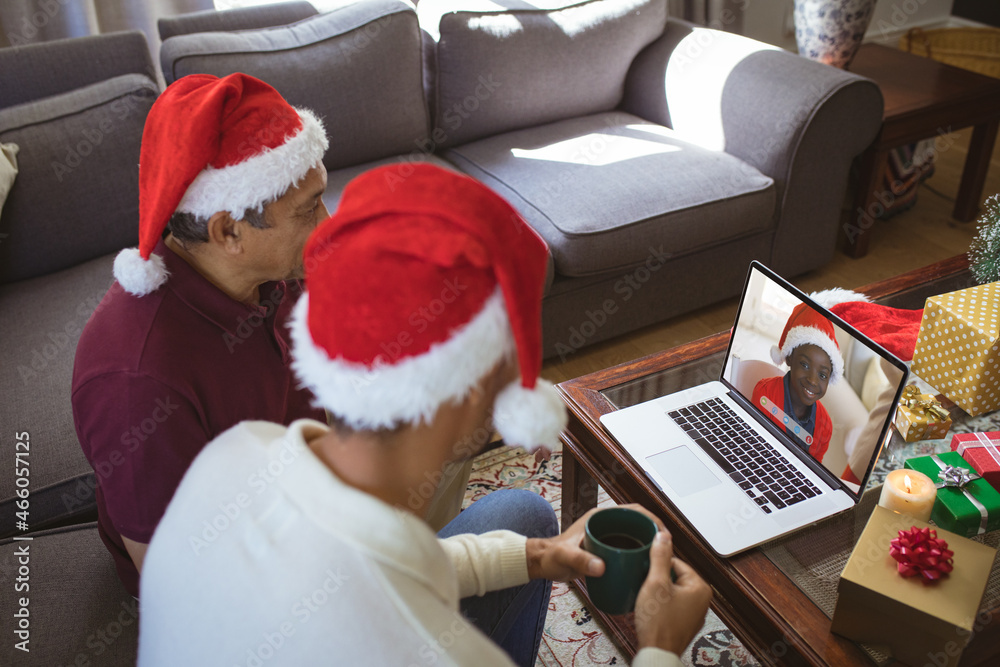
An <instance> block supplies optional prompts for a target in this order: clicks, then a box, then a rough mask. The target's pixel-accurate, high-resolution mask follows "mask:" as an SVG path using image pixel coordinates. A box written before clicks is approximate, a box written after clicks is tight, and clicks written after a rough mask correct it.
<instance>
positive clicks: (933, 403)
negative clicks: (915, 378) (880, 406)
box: [899, 384, 951, 421]
mask: <svg viewBox="0 0 1000 667" xmlns="http://www.w3.org/2000/svg"><path fill="white" fill-rule="evenodd" d="M924 396H926V397H927V398H924ZM899 403H900V405H903V406H906V407H907V408H909V409H910V410H913V411H914V412H915V413H917V416H919V417H925V418H926V419H927V421H933V420H932V419H930V417H928V416H927V415H928V413H930V414H931V415H933V416H934V417H937V418H938V420H939V421H948V420H949V419H951V414H949V413H948V411H947V410H945V409H944V407H942V405H941V403H939V402H938V400H937V399H936V398H934V397H933V396H931V395H930V394H921V393H920V390H919V389H917V385H915V384H910V385H906V387H905V388H904V389H903V396H902V398H900V401H899Z"/></svg>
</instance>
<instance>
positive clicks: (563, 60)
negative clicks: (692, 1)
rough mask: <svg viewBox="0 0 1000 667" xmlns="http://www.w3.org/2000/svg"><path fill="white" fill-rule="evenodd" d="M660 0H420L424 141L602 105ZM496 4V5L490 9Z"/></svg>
mask: <svg viewBox="0 0 1000 667" xmlns="http://www.w3.org/2000/svg"><path fill="white" fill-rule="evenodd" d="M666 4H667V3H666V1H665V0H587V1H585V2H580V1H579V0H545V1H543V2H534V3H531V4H528V3H524V2H520V1H519V0H473V1H471V2H470V1H469V0H422V1H421V2H420V4H419V6H418V12H419V15H420V23H421V27H422V28H423V29H424V31H425V41H426V45H425V48H426V51H427V58H426V68H427V73H426V75H425V76H426V80H427V84H428V88H429V90H430V91H431V94H430V96H431V100H432V107H433V114H434V118H433V120H434V128H435V129H434V133H432V138H433V139H434V140H435V142H436V143H437V144H439V145H441V146H454V145H457V144H460V143H463V142H467V141H471V140H473V139H478V138H480V137H485V136H489V135H492V134H498V133H500V132H504V131H507V130H512V129H518V128H524V127H531V126H534V125H540V124H543V123H548V122H552V121H555V120H559V119H563V118H572V117H574V116H581V115H587V114H593V113H598V112H601V111H610V110H612V109H614V108H615V107H616V106H617V105H618V103H619V102H620V101H621V99H622V95H623V92H624V84H625V75H626V73H627V72H628V69H629V66H630V65H631V63H632V60H633V59H634V58H635V56H636V54H638V53H639V51H641V50H642V49H643V48H644V47H645V46H646V45H648V44H650V43H651V42H653V40H655V39H656V38H657V37H659V36H660V35H661V34H662V32H663V29H664V26H665V24H666V17H667V7H666ZM498 9H499V11H498Z"/></svg>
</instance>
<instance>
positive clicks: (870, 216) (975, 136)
mask: <svg viewBox="0 0 1000 667" xmlns="http://www.w3.org/2000/svg"><path fill="white" fill-rule="evenodd" d="M850 71H851V72H852V73H854V74H859V75H861V76H864V77H867V78H869V79H872V80H873V81H875V83H877V84H878V86H879V88H880V89H881V90H882V96H883V97H884V98H885V112H884V116H883V121H882V130H881V131H880V132H879V134H878V136H877V137H876V138H875V141H874V143H872V145H871V146H870V147H869V148H868V149H867V150H866V151H865V152H864V153H863V154H862V155H861V157H860V162H859V166H860V174H859V178H858V189H857V194H856V196H855V198H854V205H853V207H852V211H851V215H850V221H849V222H848V224H847V225H846V226H845V228H844V232H845V234H846V236H847V246H846V252H847V254H848V255H849V256H851V257H863V256H864V255H865V254H866V253H867V252H868V243H869V241H870V236H871V227H872V225H873V224H874V221H875V219H876V217H877V216H878V215H879V214H880V212H881V211H882V210H884V209H885V207H886V202H890V201H891V198H893V197H894V195H893V193H892V192H891V191H890V190H886V189H885V188H884V186H883V185H882V175H883V174H884V173H885V169H886V165H887V164H888V156H889V151H891V150H892V149H893V148H898V147H900V146H903V145H906V144H909V143H913V142H915V141H919V140H921V139H928V138H935V149H936V150H937V151H938V152H943V151H946V150H948V149H949V148H950V147H951V143H953V142H954V138H953V137H952V136H951V133H952V132H954V131H955V130H960V129H962V128H964V127H969V126H972V127H973V128H974V129H973V131H972V140H971V142H970V143H969V154H968V156H967V157H966V160H965V168H964V170H963V171H962V180H961V182H960V184H959V188H958V195H957V197H956V198H955V209H954V211H953V212H952V215H953V216H954V217H955V219H956V220H959V221H961V222H968V221H970V220H972V219H973V218H975V217H976V215H977V214H978V212H979V206H980V204H982V201H983V185H984V184H985V182H986V171H987V169H988V168H989V164H990V157H991V156H992V154H993V144H994V142H995V141H996V137H997V128H998V127H1000V79H995V78H992V77H988V76H983V75H982V74H977V73H976V72H971V71H969V70H964V69H960V68H958V67H952V66H951V65H945V64H944V63H940V62H937V61H935V60H931V59H929V58H922V57H920V56H915V55H912V54H910V53H907V52H905V51H900V50H898V49H893V48H890V47H887V46H881V45H878V44H865V45H863V46H862V47H861V48H860V49H859V50H858V53H857V55H856V56H855V58H854V61H853V62H852V63H851V66H850Z"/></svg>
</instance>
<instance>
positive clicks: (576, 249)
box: [444, 112, 775, 276]
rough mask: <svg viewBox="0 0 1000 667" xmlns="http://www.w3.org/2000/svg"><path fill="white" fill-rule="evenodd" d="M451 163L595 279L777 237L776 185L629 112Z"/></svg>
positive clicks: (522, 138) (579, 272)
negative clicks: (662, 259)
mask: <svg viewBox="0 0 1000 667" xmlns="http://www.w3.org/2000/svg"><path fill="white" fill-rule="evenodd" d="M444 156H445V157H446V158H447V159H449V160H451V161H452V162H454V163H455V164H456V165H457V166H458V167H459V168H460V169H462V170H463V171H465V172H466V173H468V174H470V175H472V176H474V177H476V178H478V179H479V180H481V181H482V182H483V183H485V184H486V185H488V186H490V187H491V188H493V189H495V190H496V191H497V192H498V193H500V194H501V195H502V196H504V197H506V198H507V200H508V201H509V202H510V203H511V204H512V205H513V206H514V207H515V208H517V209H518V210H519V211H520V212H521V214H522V215H523V216H524V217H525V219H526V220H527V221H528V222H529V223H531V225H532V226H533V227H534V228H535V229H536V230H537V231H538V232H539V233H540V234H541V235H542V237H543V238H544V239H545V240H546V241H547V242H548V243H549V247H550V250H551V252H552V254H553V255H554V257H555V266H556V271H557V272H558V273H559V274H562V275H565V276H587V275H593V274H597V273H601V272H604V271H609V270H615V269H619V268H625V267H631V266H635V265H636V264H638V263H640V262H644V261H646V260H647V259H648V258H650V256H651V254H652V253H653V251H654V250H655V252H656V253H658V254H659V255H658V256H667V257H673V256H677V255H683V254H686V253H690V252H694V251H696V250H699V249H702V248H705V247H708V246H712V245H715V244H717V243H721V242H725V241H728V240H731V239H735V238H739V237H741V236H745V235H749V234H753V233H756V232H759V231H761V230H766V229H769V228H773V227H774V224H775V222H774V216H775V197H774V181H773V180H772V179H771V178H769V177H767V176H764V175H763V174H761V173H760V172H759V171H757V170H756V169H754V168H753V167H751V166H749V165H747V164H746V163H744V162H742V161H740V160H739V159H737V158H735V157H733V156H731V155H727V154H726V153H722V152H718V151H710V150H707V149H704V148H701V147H699V146H695V145H693V144H689V143H686V142H684V141H681V140H680V139H678V138H677V137H676V135H675V134H674V132H673V131H672V130H670V129H668V128H665V127H663V126H661V125H655V124H653V123H649V122H646V121H644V120H642V119H640V118H638V117H636V116H632V115H630V114H626V113H622V112H611V113H603V114H595V115H592V116H584V117H581V118H574V119H572V120H564V121H559V122H557V123H551V124H549V125H543V126H540V127H534V128H530V129H527V130H519V131H517V132H509V133H507V134H502V135H499V136H495V137H490V138H488V139H482V140H480V141H476V142H473V143H469V144H464V145H462V146H459V147H457V148H452V149H449V150H447V151H446V152H445V153H444Z"/></svg>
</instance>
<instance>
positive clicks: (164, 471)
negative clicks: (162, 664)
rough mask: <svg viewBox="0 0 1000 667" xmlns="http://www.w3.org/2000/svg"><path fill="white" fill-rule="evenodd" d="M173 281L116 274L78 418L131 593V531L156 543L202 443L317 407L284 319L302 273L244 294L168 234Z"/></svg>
mask: <svg viewBox="0 0 1000 667" xmlns="http://www.w3.org/2000/svg"><path fill="white" fill-rule="evenodd" d="M154 252H155V253H156V254H157V255H160V256H161V257H162V258H163V259H164V261H165V263H166V267H167V270H168V271H169V274H170V276H169V278H168V279H167V281H166V283H165V284H164V285H163V286H162V287H160V289H158V290H156V291H155V292H153V293H151V294H147V295H146V296H143V297H136V296H133V295H131V294H129V293H127V292H125V291H124V290H123V289H122V287H121V285H119V284H118V283H117V282H116V283H114V285H112V287H111V289H110V290H108V293H107V294H106V295H105V296H104V299H103V300H102V301H101V303H100V305H99V306H98V307H97V310H96V311H95V312H94V314H93V315H92V316H91V318H90V320H89V321H88V322H87V325H86V326H85V327H84V329H83V335H82V336H81V337H80V342H79V345H78V346H77V349H76V362H75V365H74V368H73V419H74V421H75V423H76V433H77V436H78V437H79V439H80V444H81V445H82V447H83V452H84V454H85V455H86V456H87V460H88V461H90V465H91V466H93V468H94V471H95V473H96V476H97V489H96V493H97V496H96V500H97V510H98V526H99V529H100V534H101V538H102V539H103V540H104V543H105V545H107V547H108V550H109V551H111V554H112V556H114V558H115V564H116V567H117V568H118V576H119V577H120V578H121V580H122V582H123V583H124V584H125V587H126V588H127V589H128V590H129V592H130V593H131V594H132V595H136V596H137V595H138V594H139V575H138V572H137V571H136V569H135V566H134V565H133V564H132V559H131V558H129V555H128V552H127V551H126V550H125V545H124V542H122V536H125V537H127V538H129V539H131V540H135V541H136V542H142V543H147V544H148V543H149V541H150V539H151V538H152V536H153V530H154V529H155V528H156V525H157V523H159V521H160V518H161V517H162V516H163V513H164V511H165V510H166V508H167V504H168V503H169V502H170V499H171V497H172V496H173V494H174V491H175V490H176V489H177V486H178V484H179V483H180V481H181V477H183V475H184V472H185V471H186V470H187V468H188V465H189V464H190V463H191V461H193V460H194V458H195V456H197V454H198V452H200V451H201V449H202V447H203V446H204V445H205V444H207V443H208V442H209V441H210V440H212V439H213V438H215V437H216V436H217V435H219V434H220V433H222V432H223V431H225V430H226V429H228V428H230V427H231V426H233V425H235V424H237V423H239V422H241V421H244V420H248V419H254V420H265V421H270V422H277V423H280V424H290V423H291V422H292V421H294V420H296V419H299V418H302V417H310V418H313V419H319V420H321V421H325V416H324V413H323V411H322V410H319V409H316V408H313V407H311V405H310V400H311V398H312V395H311V394H310V393H309V392H307V391H305V390H301V389H297V388H296V386H295V380H294V377H293V375H292V371H291V369H290V366H289V363H290V358H289V338H288V331H287V329H286V328H285V322H286V320H287V318H288V316H289V314H290V312H291V308H292V306H293V305H294V303H295V300H296V299H297V298H298V296H299V294H300V290H301V288H300V284H299V283H298V282H291V281H290V282H278V283H266V284H264V285H261V287H260V305H259V306H249V305H247V304H244V303H240V302H238V301H234V300H233V299H231V298H230V297H228V296H226V294H225V293H223V292H222V291H221V290H220V289H219V288H217V287H216V286H215V285H213V284H212V283H210V282H209V281H208V280H207V279H205V278H204V277H203V276H202V275H201V274H200V273H198V272H197V271H196V270H195V269H194V268H193V267H191V266H190V265H189V264H188V263H187V262H186V261H184V260H183V259H182V258H181V257H179V256H178V255H177V254H176V253H174V252H173V251H172V250H170V249H169V248H167V246H166V245H165V244H164V243H163V242H162V241H160V243H159V244H157V246H156V249H155V250H154Z"/></svg>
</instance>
